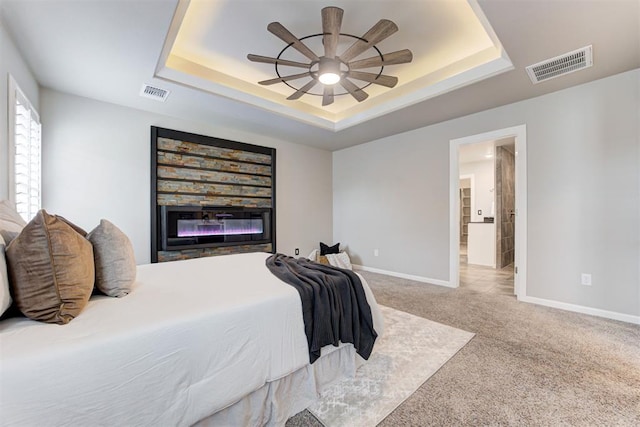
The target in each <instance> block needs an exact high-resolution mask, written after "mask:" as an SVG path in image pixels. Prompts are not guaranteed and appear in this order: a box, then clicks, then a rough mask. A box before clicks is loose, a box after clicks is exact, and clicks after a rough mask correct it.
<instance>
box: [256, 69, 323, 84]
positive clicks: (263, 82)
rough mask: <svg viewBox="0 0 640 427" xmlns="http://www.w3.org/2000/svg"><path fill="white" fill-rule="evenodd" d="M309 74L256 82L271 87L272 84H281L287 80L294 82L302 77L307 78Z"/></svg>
mask: <svg viewBox="0 0 640 427" xmlns="http://www.w3.org/2000/svg"><path fill="white" fill-rule="evenodd" d="M310 75H311V74H309V72H306V73H300V74H292V75H290V76H283V77H278V78H275V79H269V80H262V81H261V82H258V83H259V84H261V85H266V86H268V85H272V84H276V83H282V82H288V81H289V80H296V79H301V78H303V77H309V76H310Z"/></svg>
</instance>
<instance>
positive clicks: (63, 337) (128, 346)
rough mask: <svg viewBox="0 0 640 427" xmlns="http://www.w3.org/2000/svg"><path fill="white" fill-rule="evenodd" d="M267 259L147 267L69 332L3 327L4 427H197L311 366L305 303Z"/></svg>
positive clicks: (0, 400)
mask: <svg viewBox="0 0 640 427" xmlns="http://www.w3.org/2000/svg"><path fill="white" fill-rule="evenodd" d="M268 256H269V254H265V253H252V254H240V255H229V256H223V257H212V258H201V259H194V260H188V261H177V262H169V263H161V264H152V265H143V266H139V267H138V278H137V281H136V284H135V285H134V288H133V291H132V292H131V293H130V294H129V295H128V296H126V297H124V298H121V299H115V298H109V297H101V296H94V297H93V298H92V299H91V301H90V302H89V305H88V306H87V307H86V308H85V310H84V311H83V312H82V313H81V314H80V315H79V316H78V317H77V318H76V319H74V320H73V321H72V322H71V323H69V324H68V325H52V324H44V323H39V322H35V321H31V320H28V319H24V318H19V319H8V320H4V321H2V322H0V357H1V359H0V423H2V425H20V426H29V425H45V424H46V425H85V426H87V425H91V426H98V425H109V426H113V425H191V424H193V423H195V422H197V421H198V420H201V419H203V418H205V417H207V416H209V415H211V414H213V413H214V412H216V411H218V410H220V409H223V408H225V407H227V406H229V405H231V404H233V403H234V402H237V401H238V400H239V399H240V398H242V397H243V396H246V395H247V394H248V393H250V392H252V391H255V390H257V389H259V388H260V387H262V386H264V385H265V384H266V383H267V382H270V381H273V380H277V379H280V378H282V377H284V376H286V375H288V374H290V373H292V372H294V371H296V370H298V369H300V368H301V367H303V366H305V365H306V364H308V363H309V355H308V348H307V340H306V337H305V334H304V327H303V324H302V310H301V303H300V297H299V295H298V293H297V291H296V290H295V289H294V288H292V287H291V286H288V285H286V284H284V283H283V282H281V281H280V280H279V279H277V278H276V277H275V276H273V275H272V274H271V273H270V272H269V271H268V269H267V268H266V266H265V259H266V258H267V257H268ZM363 285H364V286H365V291H366V293H367V297H368V298H369V301H370V305H371V306H372V314H373V316H374V327H376V330H377V331H378V333H379V334H381V333H382V331H381V328H382V323H381V316H380V314H379V310H378V308H377V306H376V304H375V300H374V299H373V296H372V294H371V291H370V289H369V288H368V286H367V285H366V283H365V282H363Z"/></svg>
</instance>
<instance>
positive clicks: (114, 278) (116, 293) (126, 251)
mask: <svg viewBox="0 0 640 427" xmlns="http://www.w3.org/2000/svg"><path fill="white" fill-rule="evenodd" d="M87 238H88V239H89V241H90V242H91V244H93V256H94V259H95V264H96V287H97V288H98V290H99V291H100V292H102V293H104V294H105V295H108V296H110V297H123V296H125V295H127V294H128V293H129V292H130V291H131V286H132V285H133V282H134V281H135V280H136V259H135V255H134V253H133V245H132V244H131V241H130V240H129V238H128V237H127V235H126V234H124V233H123V232H122V230H120V229H119V228H118V227H116V226H115V225H113V224H112V223H111V222H109V221H107V220H106V219H102V220H100V225H98V226H97V227H96V228H94V229H93V230H92V231H91V232H90V233H89V235H88V236H87Z"/></svg>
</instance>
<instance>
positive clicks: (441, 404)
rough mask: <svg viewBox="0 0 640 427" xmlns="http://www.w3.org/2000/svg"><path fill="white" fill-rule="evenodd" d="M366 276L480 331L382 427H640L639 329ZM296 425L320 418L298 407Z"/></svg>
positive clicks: (415, 307) (402, 302)
mask: <svg viewBox="0 0 640 427" xmlns="http://www.w3.org/2000/svg"><path fill="white" fill-rule="evenodd" d="M363 276H364V277H365V278H366V279H367V281H368V282H369V285H370V286H371V288H372V289H373V292H374V294H375V295H376V299H377V300H378V302H379V303H381V304H384V305H387V306H389V307H393V308H396V309H398V310H403V311H406V312H408V313H411V314H414V315H417V316H422V317H425V318H427V319H430V320H433V321H436V322H440V323H443V324H446V325H450V326H453V327H455V328H459V329H463V330H467V331H470V332H475V333H476V336H475V338H474V339H473V340H471V342H470V343H469V344H467V345H466V346H465V347H464V348H463V349H462V350H461V351H460V352H458V354H456V355H455V356H454V357H453V358H452V359H451V360H449V362H447V363H446V364H445V365H444V366H443V367H442V368H441V369H440V370H439V371H438V372H436V373H435V374H434V375H433V376H432V377H431V378H429V380H428V381H426V382H425V383H424V384H423V385H422V386H421V387H420V388H419V389H418V391H416V392H415V393H414V394H413V395H412V396H411V397H410V398H409V399H407V400H406V401H405V402H404V403H403V404H402V405H400V407H398V408H397V409H396V410H395V411H393V412H392V413H391V414H390V415H389V416H388V417H387V418H385V419H384V420H383V421H382V422H381V423H380V426H384V427H387V426H428V425H434V426H449V425H492V426H495V425H519V426H520V425H531V426H564V425H566V426H612V425H615V426H640V326H638V325H631V324H627V323H623V322H617V321H613V320H607V319H601V318H597V317H592V316H587V315H582V314H577V313H570V312H566V311H562V310H556V309H552V308H548V307H541V306H536V305H532V304H525V303H518V302H516V300H515V298H514V297H511V296H505V295H494V294H488V293H481V292H476V291H472V290H466V289H447V288H443V287H439V286H432V285H425V284H422V283H416V282H412V281H409V280H404V279H397V278H393V277H388V276H383V275H378V274H374V273H367V272H364V273H363ZM298 426H321V424H320V423H319V422H318V421H317V420H316V419H315V418H314V417H313V416H312V415H311V414H310V413H309V412H308V411H303V412H301V413H300V414H298V415H296V416H294V417H292V418H291V419H290V420H289V421H288V422H287V427H298Z"/></svg>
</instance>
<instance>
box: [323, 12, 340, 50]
mask: <svg viewBox="0 0 640 427" xmlns="http://www.w3.org/2000/svg"><path fill="white" fill-rule="evenodd" d="M343 14H344V10H342V9H340V8H339V7H334V6H329V7H325V8H324V9H322V32H323V33H324V37H323V43H324V56H326V57H327V58H335V57H336V47H337V46H338V39H339V38H340V27H342V15H343Z"/></svg>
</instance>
